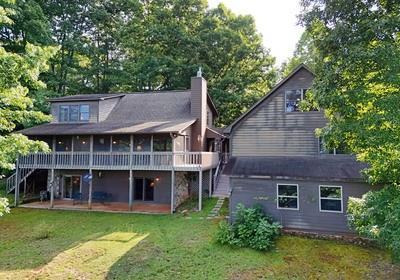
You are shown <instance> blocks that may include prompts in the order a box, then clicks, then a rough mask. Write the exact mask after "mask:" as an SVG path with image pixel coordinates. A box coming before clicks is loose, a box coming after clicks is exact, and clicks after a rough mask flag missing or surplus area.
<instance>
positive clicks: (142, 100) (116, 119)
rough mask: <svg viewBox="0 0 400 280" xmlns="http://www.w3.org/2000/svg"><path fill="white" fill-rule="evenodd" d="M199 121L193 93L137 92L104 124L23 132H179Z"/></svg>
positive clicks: (57, 125)
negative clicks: (192, 104)
mask: <svg viewBox="0 0 400 280" xmlns="http://www.w3.org/2000/svg"><path fill="white" fill-rule="evenodd" d="M94 96H98V95H94ZM81 100H84V99H81ZM69 101H70V100H69ZM195 121H196V119H194V118H193V117H192V115H191V112H190V91H168V92H157V93H155V92H154V93H135V94H125V95H122V97H121V100H120V101H119V103H118V104H117V105H116V106H115V108H114V109H113V110H112V111H111V113H110V114H109V116H108V117H107V118H106V120H104V121H102V122H98V123H48V124H43V125H39V126H35V127H32V128H28V129H24V130H21V131H19V132H21V133H23V134H26V135H70V134H108V133H164V132H179V131H181V130H183V129H185V128H187V127H188V126H189V125H191V124H193V123H194V122H195Z"/></svg>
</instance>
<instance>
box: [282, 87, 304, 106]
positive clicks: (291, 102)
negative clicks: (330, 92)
mask: <svg viewBox="0 0 400 280" xmlns="http://www.w3.org/2000/svg"><path fill="white" fill-rule="evenodd" d="M306 91H307V89H295V90H287V91H285V110H286V112H299V111H300V102H301V101H302V100H304V97H305V95H306Z"/></svg>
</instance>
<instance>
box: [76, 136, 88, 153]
mask: <svg viewBox="0 0 400 280" xmlns="http://www.w3.org/2000/svg"><path fill="white" fill-rule="evenodd" d="M72 141H73V144H74V151H76V152H89V151H90V137H89V136H74V137H73V138H72Z"/></svg>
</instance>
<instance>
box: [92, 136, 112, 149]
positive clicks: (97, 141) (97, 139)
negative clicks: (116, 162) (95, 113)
mask: <svg viewBox="0 0 400 280" xmlns="http://www.w3.org/2000/svg"><path fill="white" fill-rule="evenodd" d="M110 141H111V140H110V136H107V135H95V136H94V137H93V150H94V151H95V152H109V151H110V145H111V143H110Z"/></svg>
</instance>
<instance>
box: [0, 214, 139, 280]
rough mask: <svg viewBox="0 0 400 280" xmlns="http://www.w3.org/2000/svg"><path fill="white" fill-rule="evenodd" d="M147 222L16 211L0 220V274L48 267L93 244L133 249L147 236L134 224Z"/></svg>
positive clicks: (119, 216) (121, 216) (120, 216)
mask: <svg viewBox="0 0 400 280" xmlns="http://www.w3.org/2000/svg"><path fill="white" fill-rule="evenodd" d="M143 219H144V217H141V215H135V216H130V215H125V214H104V213H89V212H80V213H76V212H69V211H48V210H32V209H13V210H12V212H11V214H9V215H6V216H4V217H3V218H2V219H0V275H1V273H2V272H6V271H18V270H29V269H37V268H40V267H42V266H46V265H48V264H50V263H51V262H52V261H53V260H54V259H55V258H57V256H59V255H62V254H63V253H65V252H68V251H69V250H75V249H76V248H78V247H79V246H82V244H87V243H89V242H93V241H95V242H96V244H98V245H99V246H100V247H101V246H102V245H101V244H103V243H104V244H108V243H110V244H113V246H114V247H118V246H119V245H121V246H120V247H126V246H128V247H127V250H129V249H131V247H130V244H131V242H133V241H132V238H133V239H135V240H136V238H138V236H145V237H146V236H147V235H146V228H145V227H140V226H137V227H136V226H135V227H134V226H133V224H132V223H133V222H134V221H137V220H143ZM140 224H142V223H137V224H135V225H140ZM119 233H126V234H130V235H131V234H135V236H127V235H125V236H124V235H123V234H119ZM145 237H144V238H145ZM83 248H85V247H83ZM124 253H125V252H124ZM121 255H122V254H121ZM78 259H79V258H78ZM116 260H117V259H114V261H116ZM0 278H2V277H1V276H0ZM14 279H15V278H14Z"/></svg>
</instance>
